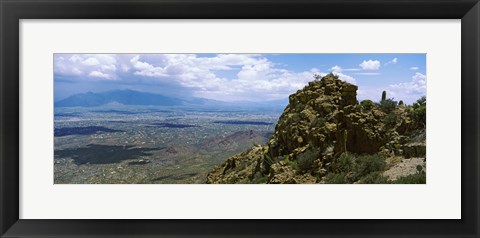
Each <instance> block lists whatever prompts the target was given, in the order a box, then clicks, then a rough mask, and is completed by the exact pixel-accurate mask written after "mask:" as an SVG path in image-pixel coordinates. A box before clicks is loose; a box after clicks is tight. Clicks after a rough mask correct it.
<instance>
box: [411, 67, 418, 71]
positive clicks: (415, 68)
mask: <svg viewBox="0 0 480 238" xmlns="http://www.w3.org/2000/svg"><path fill="white" fill-rule="evenodd" d="M410 70H418V67H415V66H414V67H410Z"/></svg>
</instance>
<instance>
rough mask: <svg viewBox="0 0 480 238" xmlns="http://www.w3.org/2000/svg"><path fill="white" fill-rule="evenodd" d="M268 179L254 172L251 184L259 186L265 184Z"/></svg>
mask: <svg viewBox="0 0 480 238" xmlns="http://www.w3.org/2000/svg"><path fill="white" fill-rule="evenodd" d="M267 181H268V177H267V176H266V175H264V174H262V173H260V172H256V173H255V175H254V176H253V178H252V180H251V183H252V184H259V183H267Z"/></svg>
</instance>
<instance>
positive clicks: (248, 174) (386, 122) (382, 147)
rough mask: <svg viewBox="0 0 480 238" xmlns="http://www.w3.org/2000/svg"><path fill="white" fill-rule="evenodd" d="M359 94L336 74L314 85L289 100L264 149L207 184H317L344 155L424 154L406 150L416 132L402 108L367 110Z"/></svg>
mask: <svg viewBox="0 0 480 238" xmlns="http://www.w3.org/2000/svg"><path fill="white" fill-rule="evenodd" d="M357 89H358V88H357V86H355V85H352V84H349V83H347V82H344V81H342V80H339V79H338V77H336V76H334V75H332V74H330V75H327V76H325V77H323V78H321V80H315V81H313V82H310V83H309V84H308V85H307V86H306V87H305V88H303V89H302V90H298V91H297V92H296V93H294V94H292V95H290V97H289V105H288V106H287V107H286V108H285V110H284V112H283V113H282V115H281V116H280V118H279V120H278V123H277V125H276V127H275V132H274V134H273V135H272V136H271V138H270V140H269V141H268V142H267V143H266V144H265V145H263V146H255V147H253V148H251V149H249V150H248V151H246V152H244V153H241V154H237V155H235V156H233V157H231V158H229V159H228V160H227V161H226V162H225V163H223V164H222V165H220V166H218V167H216V168H215V169H214V170H213V171H211V172H210V173H209V174H208V177H207V183H258V182H266V183H318V182H320V181H322V178H323V177H324V176H325V175H326V174H328V172H329V163H330V161H331V160H332V159H334V158H336V157H338V156H339V155H340V154H342V153H345V152H349V153H353V154H376V153H378V154H381V155H383V156H390V155H397V156H402V155H403V154H404V153H405V152H406V153H409V155H410V153H417V152H419V151H418V150H417V149H418V148H417V147H415V149H414V150H415V152H412V149H411V148H413V147H412V146H408V145H406V144H407V142H409V138H410V137H409V136H410V135H411V134H412V133H413V132H414V131H415V130H416V128H415V127H414V126H413V124H412V122H411V120H410V118H409V117H408V115H407V113H406V112H405V108H404V107H403V105H402V106H396V107H395V108H394V110H392V111H391V112H388V113H387V112H385V111H384V110H382V109H381V106H380V104H374V103H372V105H368V106H362V104H360V103H358V101H357V97H356V96H357ZM312 151H314V152H315V153H313V152H312ZM302 154H303V156H302ZM307 154H308V156H305V155H307ZM312 156H313V157H312ZM300 157H304V158H302V159H300Z"/></svg>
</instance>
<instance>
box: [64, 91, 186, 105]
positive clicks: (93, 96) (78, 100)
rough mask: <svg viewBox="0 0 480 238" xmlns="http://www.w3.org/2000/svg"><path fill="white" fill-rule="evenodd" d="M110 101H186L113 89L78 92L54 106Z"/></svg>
mask: <svg viewBox="0 0 480 238" xmlns="http://www.w3.org/2000/svg"><path fill="white" fill-rule="evenodd" d="M111 103H119V104H123V105H158V106H177V105H184V104H186V103H187V101H186V100H183V99H179V98H173V97H167V96H163V95H159V94H153V93H146V92H139V91H133V90H114V91H108V92H101V93H92V92H87V93H80V94H75V95H72V96H70V97H68V98H65V99H63V100H60V101H58V102H56V103H55V106H56V107H95V106H102V105H106V104H111Z"/></svg>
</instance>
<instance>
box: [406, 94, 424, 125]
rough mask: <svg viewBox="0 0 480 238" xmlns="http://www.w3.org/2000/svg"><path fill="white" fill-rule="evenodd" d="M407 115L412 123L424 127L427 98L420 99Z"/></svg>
mask: <svg viewBox="0 0 480 238" xmlns="http://www.w3.org/2000/svg"><path fill="white" fill-rule="evenodd" d="M408 115H409V116H410V118H412V120H413V121H414V122H416V123H417V124H419V125H422V126H424V127H425V124H426V121H427V98H426V97H421V98H420V99H418V100H417V102H415V103H413V105H412V109H411V110H409V111H408Z"/></svg>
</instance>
